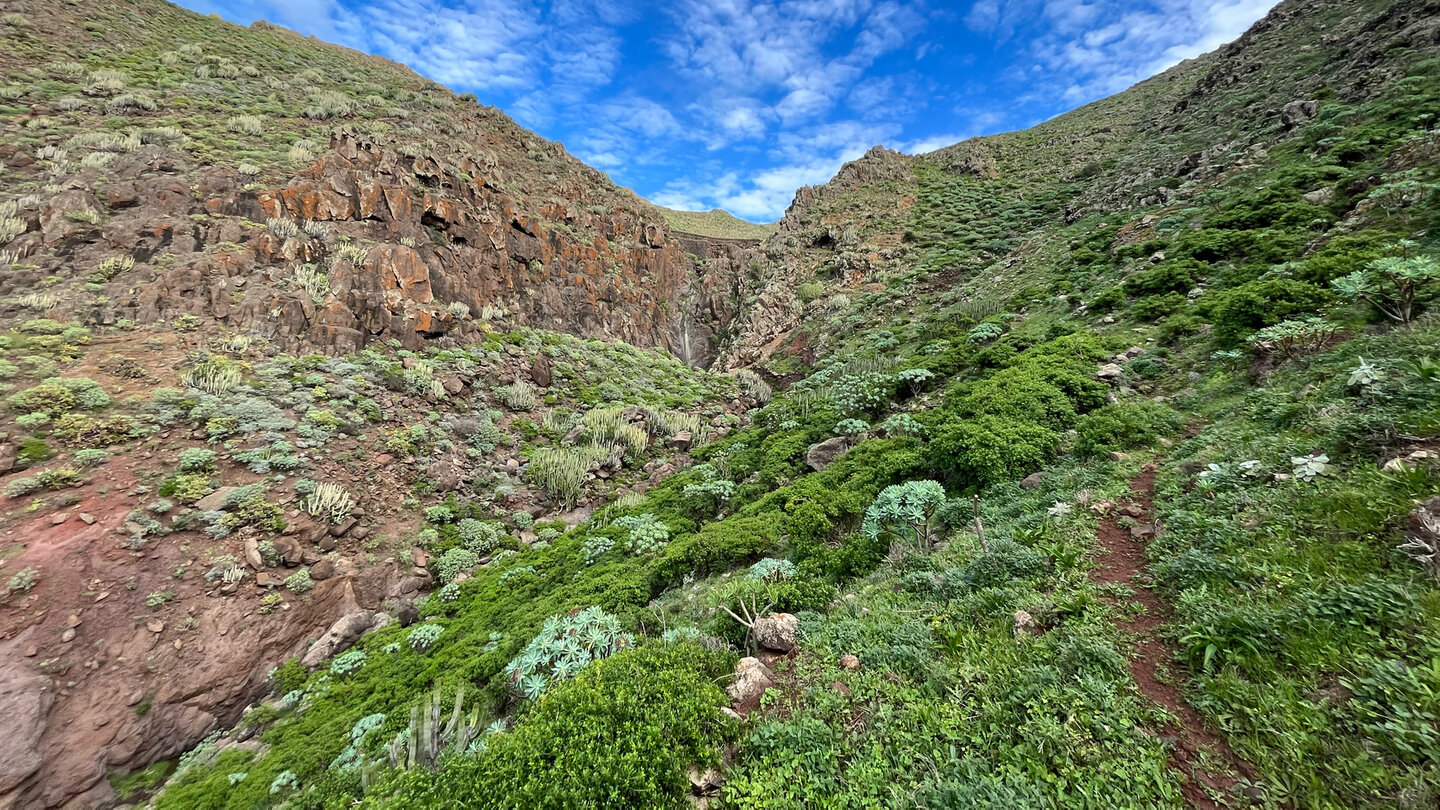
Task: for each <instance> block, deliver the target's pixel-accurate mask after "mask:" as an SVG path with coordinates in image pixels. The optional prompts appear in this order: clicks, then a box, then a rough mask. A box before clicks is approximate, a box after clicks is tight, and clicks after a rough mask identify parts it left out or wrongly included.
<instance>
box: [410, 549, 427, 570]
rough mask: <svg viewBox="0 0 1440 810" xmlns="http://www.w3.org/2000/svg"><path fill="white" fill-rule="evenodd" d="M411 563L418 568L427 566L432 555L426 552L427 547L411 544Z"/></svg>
mask: <svg viewBox="0 0 1440 810" xmlns="http://www.w3.org/2000/svg"><path fill="white" fill-rule="evenodd" d="M410 564H411V565H414V566H415V567H416V568H424V567H425V566H427V565H429V564H430V555H429V554H426V553H425V549H423V548H420V547H419V546H411V547H410Z"/></svg>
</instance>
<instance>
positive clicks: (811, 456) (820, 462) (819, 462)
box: [805, 436, 850, 472]
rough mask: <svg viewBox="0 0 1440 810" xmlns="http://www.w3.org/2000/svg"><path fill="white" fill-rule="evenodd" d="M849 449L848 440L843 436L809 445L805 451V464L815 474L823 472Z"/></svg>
mask: <svg viewBox="0 0 1440 810" xmlns="http://www.w3.org/2000/svg"><path fill="white" fill-rule="evenodd" d="M849 449H850V440H849V439H846V438H845V437H844V436H836V437H835V438H833V439H826V440H825V441H823V442H818V443H816V444H812V445H810V449H809V450H806V451H805V464H806V466H808V467H809V468H810V469H812V470H814V471H815V472H823V471H824V470H825V468H826V467H829V466H830V465H831V464H834V463H835V459H837V458H839V457H840V456H841V455H843V454H844V453H845V451H846V450H849Z"/></svg>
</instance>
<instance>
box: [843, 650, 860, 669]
mask: <svg viewBox="0 0 1440 810" xmlns="http://www.w3.org/2000/svg"><path fill="white" fill-rule="evenodd" d="M840 666H842V667H844V668H845V669H859V668H860V658H859V656H856V655H851V654H850V653H846V654H844V655H842V656H840Z"/></svg>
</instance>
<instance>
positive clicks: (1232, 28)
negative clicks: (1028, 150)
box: [179, 0, 1275, 222]
mask: <svg viewBox="0 0 1440 810" xmlns="http://www.w3.org/2000/svg"><path fill="white" fill-rule="evenodd" d="M179 2H180V4H181V5H184V6H187V7H189V8H192V9H195V10H196V11H201V12H205V13H218V14H220V15H221V16H223V17H225V18H226V19H229V20H232V21H234V22H238V23H242V24H249V23H250V22H253V21H254V20H257V19H265V20H269V21H270V22H273V23H277V24H280V25H284V26H286V27H289V28H293V29H295V30H297V31H300V32H301V33H305V34H313V35H315V36H317V37H320V38H322V39H325V40H329V41H332V42H337V43H340V44H342V45H347V46H349V47H352V48H356V49H359V50H362V51H366V52H368V53H376V54H380V55H382V56H387V57H389V58H391V59H394V60H396V61H399V62H404V63H405V64H407V65H409V66H410V67H412V68H414V69H415V70H417V71H419V72H420V73H422V74H424V75H426V76H429V77H430V78H432V79H435V80H437V81H439V82H442V83H444V84H446V85H447V86H449V87H451V88H453V89H455V90H456V91H457V92H464V91H471V92H474V93H475V94H476V95H478V96H479V97H480V100H481V101H483V102H485V103H487V104H493V105H495V106H498V107H501V108H502V109H504V110H505V111H506V112H507V113H509V114H510V115H511V116H513V117H514V118H515V119H516V120H517V121H519V122H520V123H521V124H522V125H524V126H526V127H529V128H530V129H533V130H535V131H536V132H539V133H540V134H542V135H544V136H546V137H548V138H551V139H554V140H558V141H561V142H563V143H564V144H565V146H566V148H567V149H569V150H570V152H571V153H572V154H574V155H576V156H577V157H579V158H581V159H582V160H585V161H586V162H588V163H590V164H591V165H593V166H595V167H597V168H600V169H603V170H605V171H606V172H608V173H609V174H610V176H611V177H612V178H614V180H615V181H616V182H617V183H620V184H621V185H625V186H629V187H630V188H633V189H635V190H636V191H637V192H639V193H640V194H642V195H643V196H645V197H647V198H649V199H650V200H653V201H655V202H657V203H660V204H662V205H668V206H671V207H675V208H683V209H690V210H704V209H709V208H715V207H719V208H725V209H726V210H729V211H731V212H732V213H734V214H736V215H738V216H741V217H744V218H746V219H750V220H754V221H757V222H765V221H772V220H775V219H777V218H779V216H780V215H781V214H782V213H783V212H784V209H785V207H786V206H787V205H788V204H789V203H790V200H791V198H792V197H793V196H794V192H795V189H796V188H798V187H799V186H802V185H812V184H817V183H823V182H825V181H826V180H828V179H829V178H830V177H831V176H832V175H833V174H834V173H835V170H836V169H838V168H839V167H840V165H841V164H842V163H843V162H844V161H846V160H852V159H854V158H856V157H858V156H859V155H861V154H862V153H864V152H865V150H867V149H869V148H870V147H871V146H874V145H875V144H884V145H886V146H888V147H890V148H892V149H899V150H901V151H905V152H911V153H915V152H924V151H929V150H931V149H936V148H939V147H941V146H946V145H948V144H951V143H954V142H956V141H960V140H963V139H965V138H967V137H970V136H972V135H985V134H991V133H995V132H1004V131H1008V130H1014V129H1021V128H1024V127H1028V126H1032V125H1034V124H1036V123H1039V122H1041V121H1044V120H1046V119H1048V118H1051V117H1053V116H1055V115H1058V114H1059V113H1062V112H1065V111H1066V110H1070V109H1073V108H1075V107H1078V106H1080V105H1082V104H1085V103H1087V102H1090V101H1093V100H1095V99H1098V98H1102V97H1104V96H1107V95H1110V94H1112V93H1115V92H1118V91H1120V90H1123V89H1125V88H1126V87H1128V86H1130V85H1131V84H1134V83H1135V82H1137V81H1139V80H1141V79H1143V78H1145V77H1147V76H1150V75H1153V74H1155V73H1157V72H1159V71H1161V70H1163V69H1165V68H1166V67H1169V66H1170V65H1173V64H1175V63H1177V62H1179V61H1181V60H1182V59H1186V58H1189V57H1192V56H1196V55H1198V54H1200V53H1204V52H1205V51H1208V50H1211V49H1213V48H1215V47H1217V46H1219V45H1221V44H1222V43H1224V42H1227V41H1229V40H1231V39H1234V38H1235V37H1237V36H1239V35H1240V34H1241V33H1242V32H1244V30H1245V29H1246V28H1247V27H1249V25H1250V24H1251V23H1253V22H1254V21H1255V20H1257V19H1259V18H1260V17H1262V16H1263V15H1264V14H1265V12H1266V11H1268V10H1269V9H1270V8H1271V7H1272V6H1273V5H1275V0H958V1H957V0H952V2H942V0H915V1H913V2H911V1H910V0H779V2H774V1H772V2H762V1H761V0H712V1H711V2H698V1H697V0H665V1H664V2H653V0H652V1H651V2H640V1H639V0H608V2H607V0H179Z"/></svg>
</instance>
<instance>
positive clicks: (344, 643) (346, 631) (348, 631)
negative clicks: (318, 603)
mask: <svg viewBox="0 0 1440 810" xmlns="http://www.w3.org/2000/svg"><path fill="white" fill-rule="evenodd" d="M374 623H375V615H374V614H373V613H371V612H369V611H368V610H360V611H356V612H354V613H347V614H345V615H344V616H341V617H340V618H338V619H336V620H335V623H334V624H332V625H330V629H329V630H326V631H325V634H324V635H322V636H321V637H320V639H319V640H318V641H316V642H315V643H314V644H312V645H310V649H308V650H306V651H305V656H304V657H303V658H301V659H300V663H302V664H304V665H305V666H306V668H308V669H314V668H315V667H318V666H320V665H321V664H323V663H325V662H326V661H328V660H330V659H331V658H332V657H334V656H336V655H339V654H340V653H342V652H345V651H346V650H348V649H350V645H352V644H354V643H355V642H356V641H358V640H359V639H360V636H362V635H364V634H365V631H366V630H369V629H370V626H371V625H373V624H374Z"/></svg>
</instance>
